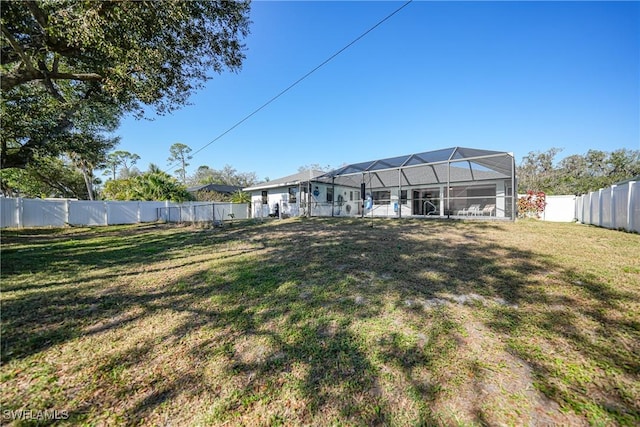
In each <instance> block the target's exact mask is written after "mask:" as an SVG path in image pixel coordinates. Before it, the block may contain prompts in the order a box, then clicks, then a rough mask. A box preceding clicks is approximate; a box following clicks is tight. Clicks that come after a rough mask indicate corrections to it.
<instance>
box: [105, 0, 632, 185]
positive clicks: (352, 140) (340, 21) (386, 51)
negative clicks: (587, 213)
mask: <svg viewBox="0 0 640 427" xmlns="http://www.w3.org/2000/svg"><path fill="white" fill-rule="evenodd" d="M402 4H403V2H368V1H363V2H267V1H258V2H254V3H253V4H252V11H251V20H252V21H253V23H252V24H251V34H250V35H249V37H248V38H247V39H246V40H245V42H246V52H245V53H246V60H245V62H244V64H243V67H242V70H241V71H240V72H239V73H229V72H227V73H225V74H222V75H215V76H214V78H213V80H211V81H210V82H209V83H208V84H207V86H206V88H205V89H203V90H201V91H200V92H198V93H197V94H196V95H195V96H193V97H192V99H191V100H190V101H191V103H192V104H193V105H190V106H186V107H184V108H182V109H181V110H179V111H177V112H175V113H173V114H172V115H169V116H165V117H156V118H155V120H154V121H147V120H142V121H141V120H135V119H133V118H127V119H125V120H123V122H122V125H121V126H120V128H119V130H118V131H117V132H116V134H117V135H119V136H120V137H121V143H120V145H119V146H118V147H117V149H120V150H127V151H130V152H133V153H137V154H138V155H140V156H141V160H140V161H139V162H138V164H137V166H138V168H139V169H141V170H146V168H147V166H148V164H149V163H155V164H158V165H159V166H160V167H162V168H164V169H168V167H169V164H168V162H167V158H168V157H169V147H170V146H171V145H172V144H173V143H176V142H181V143H183V144H186V145H188V146H190V147H191V148H192V149H193V151H196V150H200V149H202V147H204V146H205V145H206V144H208V143H209V142H211V141H212V140H213V139H214V138H216V137H217V136H219V135H220V134H222V133H223V132H225V131H226V130H228V129H229V128H230V127H232V126H233V125H234V124H236V123H237V122H238V121H239V120H242V119H243V118H244V117H246V116H247V115H248V114H250V113H251V112H252V111H254V110H255V109H256V108H258V107H259V106H261V105H262V104H264V103H265V102H266V101H268V100H269V99H270V98H272V97H273V96H275V95H276V94H278V93H279V92H280V91H282V90H283V89H285V88H286V87H288V86H289V85H290V84H292V83H293V82H295V81H296V80H297V79H299V78H300V77H302V76H303V75H305V74H306V73H307V72H309V71H310V70H312V69H313V68H314V67H316V66H317V65H319V64H320V63H322V62H323V61H324V60H326V59H327V58H328V57H330V56H331V55H332V54H334V53H335V52H337V51H338V50H339V49H341V48H343V47H344V46H345V45H347V44H348V43H349V42H351V41H352V40H354V39H355V38H356V37H358V36H360V35H361V34H362V33H363V32H365V31H366V30H367V29H369V28H370V27H371V26H373V25H374V24H375V23H377V22H378V21H379V20H381V19H382V18H384V17H385V16H387V15H388V14H389V13H391V12H392V11H394V10H395V9H397V8H398V7H400V6H401V5H402ZM452 146H462V147H472V148H482V149H489V150H498V151H509V152H514V154H515V156H516V161H517V162H518V163H519V162H520V160H521V159H522V157H523V156H525V155H526V154H527V153H529V152H530V151H545V150H547V149H549V148H552V147H560V148H563V151H562V152H561V153H560V155H559V156H558V159H560V158H562V157H564V156H567V155H571V154H584V153H586V152H587V150H589V149H598V150H604V151H613V150H615V149H618V148H628V149H640V3H638V2H426V1H414V2H413V3H411V4H409V5H408V6H407V7H405V8H404V9H403V10H402V11H400V12H399V13H397V14H396V15H394V16H393V17H392V18H391V19H390V20H388V21H386V22H385V23H384V24H383V25H381V26H380V27H378V28H376V29H375V30H374V31H372V32H371V33H369V34H368V35H367V36H365V37H364V38H363V39H361V40H360V41H359V42H357V43H356V44H354V45H353V46H351V47H350V48H349V49H347V50H346V51H344V52H343V53H342V54H340V55H339V56H337V57H336V58H334V59H333V60H332V61H331V62H329V63H328V64H326V65H325V66H323V67H322V68H320V69H319V70H317V71H316V72H315V73H313V74H312V75H310V76H309V77H307V78H306V79H305V80H304V81H302V82H301V83H300V84H298V85H297V86H295V87H294V88H293V89H291V90H290V91H288V92H287V93H286V94H284V95H283V96H281V97H280V98H278V99H277V100H276V101H274V102H273V103H271V104H270V105H269V106H267V107H266V108H265V109H263V110H261V111H260V112H259V113H257V114H256V115H254V116H253V117H251V118H250V119H248V120H247V121H245V122H244V123H243V124H241V125H240V126H238V127H237V128H236V129H234V130H233V131H231V132H229V133H228V134H227V135H225V136H224V137H222V138H221V139H219V140H218V141H216V142H215V143H213V144H211V145H209V146H208V147H206V148H203V149H202V150H201V151H200V152H198V153H197V154H196V155H195V156H194V158H193V159H192V160H191V165H190V167H189V168H188V172H190V173H192V172H193V171H195V169H197V167H198V166H200V165H207V166H209V167H211V168H214V169H221V168H222V167H223V166H224V165H225V164H229V165H231V166H233V167H234V168H236V169H237V170H238V171H240V172H255V173H256V174H257V176H258V177H259V178H260V179H263V178H265V177H269V178H271V179H274V178H278V177H282V176H285V175H289V174H292V173H295V172H297V169H298V167H300V166H303V165H308V164H314V163H317V164H320V165H331V166H334V167H338V166H340V165H341V164H343V163H353V162H359V161H366V160H373V159H377V158H384V157H391V156H398V155H403V154H411V153H416V152H422V151H430V150H436V149H440V148H447V147H452Z"/></svg>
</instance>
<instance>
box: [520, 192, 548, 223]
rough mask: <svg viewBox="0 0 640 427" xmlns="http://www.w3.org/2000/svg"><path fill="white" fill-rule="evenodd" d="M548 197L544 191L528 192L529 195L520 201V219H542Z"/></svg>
mask: <svg viewBox="0 0 640 427" xmlns="http://www.w3.org/2000/svg"><path fill="white" fill-rule="evenodd" d="M546 199H547V195H546V194H545V193H544V192H543V191H538V192H534V191H532V190H528V191H527V194H526V195H524V196H522V197H520V198H519V199H518V217H519V218H540V217H541V216H542V213H543V212H544V208H545V206H547V202H546Z"/></svg>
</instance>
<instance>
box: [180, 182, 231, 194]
mask: <svg viewBox="0 0 640 427" xmlns="http://www.w3.org/2000/svg"><path fill="white" fill-rule="evenodd" d="M239 190H242V187H238V186H237V185H226V184H204V185H197V186H195V187H189V188H187V191H188V192H189V193H197V192H198V191H215V192H218V193H223V194H233V193H235V192H236V191H239Z"/></svg>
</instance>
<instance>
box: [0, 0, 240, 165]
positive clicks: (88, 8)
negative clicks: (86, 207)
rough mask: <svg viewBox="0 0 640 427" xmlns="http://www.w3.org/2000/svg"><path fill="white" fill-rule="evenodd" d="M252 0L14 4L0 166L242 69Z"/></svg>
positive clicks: (4, 12)
mask: <svg viewBox="0 0 640 427" xmlns="http://www.w3.org/2000/svg"><path fill="white" fill-rule="evenodd" d="M248 14H249V2H248V1H233V2H232V1H170V2H169V1H166V2H154V1H131V0H124V1H108V0H105V1H78V0H60V1H46V0H42V1H19V2H18V1H14V2H3V4H2V8H1V9H0V17H1V23H2V33H1V36H0V50H1V54H2V55H1V58H2V63H1V66H0V82H1V88H2V99H1V104H2V117H3V126H2V132H1V133H0V137H1V151H2V167H3V168H7V167H25V166H26V165H27V164H28V162H29V161H30V160H31V159H32V158H33V156H34V155H35V154H38V155H40V156H44V155H57V154H59V153H62V152H65V151H66V148H67V147H66V141H67V140H68V137H69V136H71V135H75V136H76V137H77V138H80V137H84V138H89V137H94V136H95V135H97V134H100V133H102V132H109V131H112V130H114V129H115V128H116V127H117V125H118V122H119V119H120V118H121V116H122V115H123V114H125V113H129V112H132V113H134V114H136V115H137V116H139V117H141V116H143V115H144V114H145V106H149V107H151V108H153V109H154V110H155V111H156V112H157V113H159V114H164V113H166V112H170V111H172V110H174V109H176V108H179V107H181V106H183V105H184V104H186V103H187V100H188V98H189V96H190V95H191V94H192V93H193V91H195V90H197V89H199V88H201V87H202V86H203V84H204V82H205V81H206V80H208V79H209V78H210V77H211V76H210V74H209V73H211V72H217V73H220V72H222V71H223V70H224V69H229V70H231V71H237V70H239V69H240V67H241V64H242V61H243V59H244V54H243V48H244V46H243V45H242V43H241V40H242V39H243V38H244V37H245V36H246V35H247V34H248V25H249V18H248Z"/></svg>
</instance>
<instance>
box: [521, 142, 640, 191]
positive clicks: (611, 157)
mask: <svg viewBox="0 0 640 427" xmlns="http://www.w3.org/2000/svg"><path fill="white" fill-rule="evenodd" d="M561 151H562V150H561V149H559V148H551V149H549V150H548V151H545V152H533V151H532V152H530V153H529V154H527V155H526V156H525V157H524V158H523V160H522V163H521V164H520V165H519V166H518V169H517V176H518V192H519V193H521V194H523V193H526V192H527V191H529V190H531V191H534V192H538V191H542V192H544V193H547V194H585V193H588V192H590V191H595V190H598V189H600V188H604V187H608V186H610V185H612V184H615V183H616V182H620V181H624V180H626V179H630V178H633V177H635V176H637V175H640V151H639V150H628V149H624V148H622V149H619V150H615V151H613V152H610V153H609V152H605V151H600V150H589V151H587V153H586V154H584V155H580V154H574V155H570V156H567V157H565V158H564V159H562V160H561V161H560V162H557V163H556V162H555V157H556V155H557V154H558V153H560V152H561Z"/></svg>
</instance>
